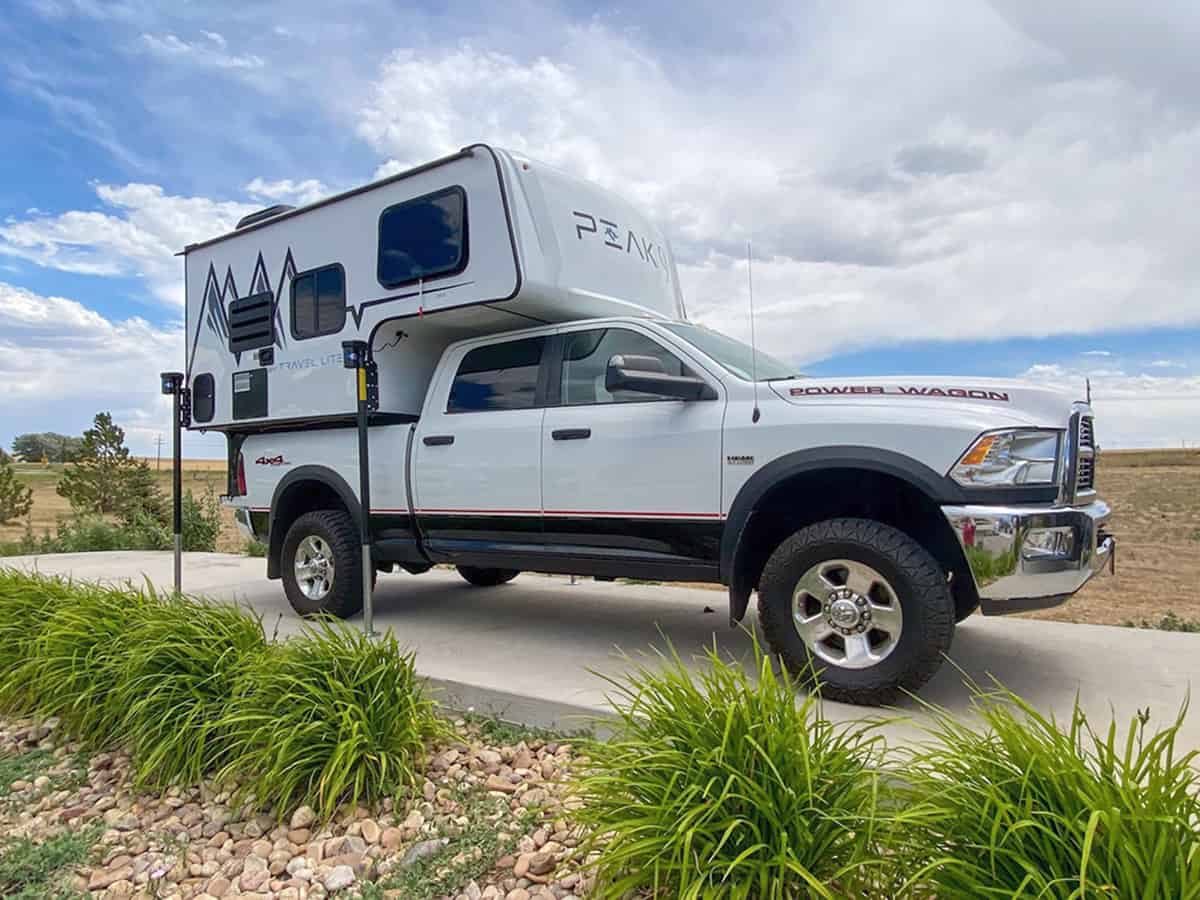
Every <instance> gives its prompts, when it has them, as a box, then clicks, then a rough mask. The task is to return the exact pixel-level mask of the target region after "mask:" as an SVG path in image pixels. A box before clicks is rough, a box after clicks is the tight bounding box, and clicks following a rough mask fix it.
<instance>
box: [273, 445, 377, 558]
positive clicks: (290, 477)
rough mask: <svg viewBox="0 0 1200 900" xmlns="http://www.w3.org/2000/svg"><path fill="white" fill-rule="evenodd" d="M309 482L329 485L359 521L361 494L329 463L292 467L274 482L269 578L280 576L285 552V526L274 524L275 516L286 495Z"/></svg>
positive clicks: (347, 509)
mask: <svg viewBox="0 0 1200 900" xmlns="http://www.w3.org/2000/svg"><path fill="white" fill-rule="evenodd" d="M308 481H315V482H317V483H319V484H322V485H324V486H325V487H327V488H329V489H330V490H331V491H333V492H334V493H335V494H337V496H338V499H340V500H341V501H342V504H343V505H344V506H345V507H346V511H347V512H349V513H350V515H351V516H352V517H353V518H354V520H355V521H356V522H357V521H358V519H359V516H361V515H362V507H361V506H360V505H359V502H358V496H357V495H356V494H355V493H354V491H353V490H352V489H351V487H350V485H349V484H347V483H346V479H344V478H343V477H342V476H341V475H339V474H338V473H337V472H335V471H334V470H333V469H330V468H328V467H326V466H299V467H297V468H295V469H292V470H291V471H290V472H288V473H287V474H286V475H284V476H283V477H282V478H281V479H279V483H278V484H277V485H275V490H274V492H273V493H272V494H271V512H270V514H269V515H268V517H267V535H268V537H267V541H268V544H267V577H268V578H278V577H279V574H280V557H281V556H282V554H283V539H284V537H285V535H284V529H281V528H276V527H275V520H276V517H277V516H278V515H279V511H280V507H281V505H282V500H283V498H284V497H285V496H286V495H287V493H288V491H289V490H291V489H292V488H293V487H295V486H296V485H298V484H302V483H304V482H308Z"/></svg>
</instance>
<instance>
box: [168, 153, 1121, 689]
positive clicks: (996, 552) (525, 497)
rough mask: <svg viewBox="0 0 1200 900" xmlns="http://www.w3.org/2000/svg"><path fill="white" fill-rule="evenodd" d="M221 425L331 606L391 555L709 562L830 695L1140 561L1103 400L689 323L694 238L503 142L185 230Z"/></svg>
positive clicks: (575, 564)
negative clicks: (1114, 475) (1113, 490)
mask: <svg viewBox="0 0 1200 900" xmlns="http://www.w3.org/2000/svg"><path fill="white" fill-rule="evenodd" d="M184 256H185V260H186V281H187V376H186V377H187V386H188V388H189V389H190V392H191V427H192V428H197V429H213V430H218V431H222V432H224V433H225V435H226V437H227V440H228V448H229V462H230V467H229V468H230V484H229V496H228V497H227V498H225V502H226V503H228V504H229V505H231V506H233V507H234V508H235V510H236V514H237V518H238V521H239V523H240V524H241V525H242V526H243V527H244V529H245V530H246V531H247V532H249V533H250V534H252V535H253V536H254V537H256V538H258V539H259V540H262V541H265V542H266V543H267V545H268V547H269V552H268V556H267V576H268V577H269V578H281V579H282V580H283V585H284V589H285V591H286V592H287V596H288V599H289V601H290V602H291V604H292V605H293V606H294V607H295V608H296V609H297V610H298V611H300V612H301V613H304V614H314V613H332V614H334V615H337V616H350V615H354V614H356V613H357V612H358V611H359V610H360V608H361V606H362V602H363V579H362V569H361V566H362V558H363V557H362V555H361V553H360V548H359V535H358V530H357V523H358V522H359V521H360V516H361V509H360V505H359V500H358V497H359V492H358V489H357V485H358V484H359V471H358V452H357V431H356V428H355V421H356V420H355V410H356V401H357V387H356V381H355V378H354V376H353V373H351V372H347V371H346V369H344V368H343V365H342V342H343V341H347V340H362V341H366V342H368V346H369V348H370V353H371V356H372V359H373V362H374V364H375V366H376V367H377V371H378V390H377V404H376V408H375V410H374V411H373V412H371V414H370V419H369V440H370V472H369V479H370V481H369V483H370V491H371V494H370V496H371V504H370V506H371V508H370V515H369V523H370V558H371V559H372V561H373V563H374V566H375V568H376V569H377V570H380V571H390V570H392V569H394V568H396V567H400V568H402V569H405V570H407V571H409V572H413V573H419V572H423V571H425V570H427V569H429V568H430V567H431V566H433V565H434V564H437V563H449V564H452V565H456V566H457V567H458V570H459V572H461V573H462V576H463V577H464V578H465V579H466V580H467V581H468V582H470V583H471V584H474V585H480V586H494V585H499V584H502V583H504V582H506V581H509V580H510V579H512V578H513V577H514V576H515V575H516V574H517V573H518V572H520V571H524V570H529V571H536V572H550V573H563V574H575V575H591V576H595V577H597V578H612V577H614V576H627V577H630V576H631V577H639V578H648V579H656V580H660V581H672V580H676V581H708V582H716V583H721V584H724V585H727V586H728V588H729V617H730V621H731V622H732V623H737V622H739V621H740V620H741V619H742V617H743V616H744V614H745V612H746V608H747V606H748V603H749V599H750V596H751V594H752V593H753V592H755V591H757V593H758V608H759V615H760V618H761V621H762V625H763V630H764V633H765V635H766V637H767V640H768V641H769V642H770V645H771V647H772V648H773V650H774V651H775V652H776V653H778V655H779V656H780V657H781V658H782V660H783V661H784V662H785V663H786V665H787V666H788V667H789V668H791V669H792V670H794V671H796V672H808V671H811V669H813V668H815V669H816V670H817V671H818V672H819V675H818V678H819V680H820V681H821V683H822V686H823V692H824V694H825V696H828V697H832V698H836V699H842V700H849V701H851V702H857V703H871V704H879V703H886V702H890V701H892V700H894V699H896V697H897V696H898V695H899V693H900V692H901V691H904V690H908V691H914V690H916V689H918V688H919V687H920V686H921V685H922V684H923V683H924V682H925V681H926V680H928V678H929V677H930V676H931V675H932V674H933V673H934V671H936V670H937V668H938V666H939V665H940V663H941V661H942V656H943V654H944V653H945V652H946V651H948V650H949V649H950V643H951V638H952V636H953V634H954V626H955V623H956V622H958V621H961V620H962V619H964V618H965V617H966V616H968V615H970V614H971V613H972V612H973V611H974V610H975V609H976V608H980V609H982V611H983V613H985V614H1003V613H1009V612H1018V611H1023V610H1029V609H1036V608H1040V607H1046V606H1052V605H1055V604H1058V603H1062V602H1063V601H1065V600H1066V599H1067V598H1068V597H1070V595H1071V594H1073V593H1074V592H1075V591H1077V590H1079V588H1080V587H1081V586H1082V585H1083V584H1084V583H1085V582H1086V581H1087V580H1088V579H1089V578H1090V577H1091V576H1092V575H1093V574H1094V573H1096V572H1098V571H1102V570H1103V569H1104V567H1105V564H1106V563H1107V562H1108V560H1109V559H1110V558H1111V556H1112V554H1113V550H1114V542H1113V539H1112V537H1111V536H1109V535H1108V534H1106V533H1105V529H1104V526H1105V522H1106V520H1107V519H1108V516H1109V508H1108V506H1107V505H1106V504H1105V503H1104V502H1103V501H1102V500H1100V499H1099V498H1098V497H1097V496H1096V492H1095V490H1094V488H1093V485H1092V479H1093V473H1094V467H1095V460H1096V453H1097V448H1096V445H1095V441H1094V439H1093V428H1092V413H1091V409H1090V408H1089V406H1088V405H1087V404H1086V403H1082V402H1078V401H1073V400H1072V398H1071V397H1069V396H1064V395H1062V394H1059V393H1056V392H1053V391H1050V390H1046V389H1043V388H1040V387H1035V386H1031V385H1028V384H1023V383H1020V382H1010V381H998V380H988V379H973V378H972V379H964V378H957V377H943V378H909V377H904V378H876V377H869V378H851V379H814V378H804V377H802V376H800V375H797V374H796V373H795V371H794V370H793V368H792V367H791V366H789V365H788V364H786V363H783V362H780V361H778V360H775V359H772V358H770V357H768V356H766V355H765V354H762V353H758V354H757V355H756V354H755V353H753V352H752V351H751V349H750V348H749V347H747V346H746V345H744V344H742V343H740V342H738V341H735V340H732V339H731V338H728V337H725V336H724V335H721V334H719V333H717V332H714V331H711V330H709V329H707V328H704V327H702V326H700V325H698V324H695V323H692V322H689V321H687V315H686V311H685V309H684V304H683V297H682V294H681V292H680V289H679V282H678V278H677V275H676V272H675V264H674V260H673V258H672V255H671V249H670V245H669V244H668V242H667V240H666V238H665V237H664V236H663V234H662V232H661V231H659V229H658V228H657V227H655V226H654V225H653V224H652V223H650V222H649V221H647V220H646V219H645V218H644V217H642V216H641V215H640V214H639V213H638V212H637V211H636V210H635V209H634V208H633V207H631V206H630V205H629V204H627V203H626V202H625V201H623V200H621V199H620V198H618V197H616V196H614V195H613V194H610V193H608V192H607V191H604V190H602V189H600V188H598V187H596V186H594V185H591V184H588V183H586V182H584V181H581V180H579V179H576V178H573V177H571V176H569V175H566V174H564V173H562V172H559V171H557V170H555V169H553V168H551V167H549V166H546V165H543V164H541V163H538V162H535V161H533V160H531V159H527V158H525V157H523V156H521V155H519V154H516V153H509V152H505V151H502V150H497V149H493V148H491V147H487V146H484V145H474V146H471V147H467V148H465V149H464V150H462V151H461V152H459V153H456V154H454V155H453V156H449V157H446V158H445V159H441V160H437V161H436V162H433V163H430V164H428V165H425V166H421V167H418V168H416V169H413V170H411V171H408V172H404V173H401V174H399V175H396V176H393V177H391V178H387V179H384V180H382V181H378V182H375V183H374V184H371V185H368V186H366V187H363V188H360V189H357V190H353V191H349V192H347V193H345V194H341V195H338V196H336V197H331V198H329V199H328V200H324V201H321V202H319V203H315V204H312V205H310V206H307V207H304V208H302V209H290V208H287V207H273V208H271V209H269V210H264V211H263V212H261V213H257V214H255V215H254V216H250V217H247V219H246V220H243V222H242V223H240V225H239V227H238V228H237V229H236V230H235V231H233V232H232V233H230V234H227V235H223V236H221V237H218V238H214V239H212V240H208V241H205V242H203V243H198V244H193V245H191V246H189V247H188V248H187V249H186V250H185V252H184Z"/></svg>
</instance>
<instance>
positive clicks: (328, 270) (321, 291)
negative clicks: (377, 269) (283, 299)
mask: <svg viewBox="0 0 1200 900" xmlns="http://www.w3.org/2000/svg"><path fill="white" fill-rule="evenodd" d="M345 324H346V274H345V272H343V271H342V267H341V266H340V265H332V266H325V267H323V268H320V269H311V270H309V271H307V272H300V273H299V274H297V275H296V276H295V277H294V278H293V279H292V337H294V338H295V339H296V340H304V338H310V337H318V336H320V335H322V334H336V333H337V332H339V331H341V330H342V326H343V325H345Z"/></svg>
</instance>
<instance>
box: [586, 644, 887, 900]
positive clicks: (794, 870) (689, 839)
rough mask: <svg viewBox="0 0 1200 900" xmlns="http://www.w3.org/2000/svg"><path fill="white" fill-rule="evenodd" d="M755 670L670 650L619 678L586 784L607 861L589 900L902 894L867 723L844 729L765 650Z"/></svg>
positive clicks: (592, 823) (590, 820)
mask: <svg viewBox="0 0 1200 900" xmlns="http://www.w3.org/2000/svg"><path fill="white" fill-rule="evenodd" d="M754 661H755V664H756V671H755V672H754V674H752V675H751V674H748V673H747V672H746V670H745V669H744V668H743V667H742V666H741V665H739V664H738V663H737V662H736V661H726V660H724V659H722V658H721V657H720V656H719V655H718V653H717V652H716V650H715V648H714V649H712V650H709V651H708V652H707V654H706V656H705V659H704V665H703V667H702V668H701V669H699V670H698V671H693V670H692V669H690V668H688V667H687V666H686V665H685V664H684V663H683V662H682V661H681V660H680V658H679V656H678V655H677V654H676V653H675V652H674V650H672V651H671V653H670V655H661V656H660V658H659V660H658V662H659V663H660V665H659V666H657V667H650V666H640V667H638V668H636V669H635V671H634V673H633V674H631V675H629V676H627V677H626V678H624V679H620V680H610V684H611V685H612V686H613V687H614V689H615V695H614V696H612V697H611V698H610V701H611V703H612V705H613V707H614V709H615V711H616V713H617V717H618V719H617V724H616V725H615V731H614V734H613V735H612V737H611V739H610V740H607V741H597V742H592V743H591V744H590V745H589V746H588V748H587V754H588V757H589V759H590V762H589V764H588V767H587V769H586V770H585V772H584V774H583V775H582V776H581V777H580V779H579V781H578V783H577V784H576V793H577V795H578V799H579V800H580V801H581V808H580V809H579V810H578V812H577V813H576V816H577V818H578V820H579V821H580V822H581V823H582V824H584V825H586V826H587V827H588V829H589V831H590V833H591V835H592V840H593V841H594V842H595V849H597V850H600V851H602V852H601V855H600V857H599V860H598V862H597V863H596V876H597V885H596V888H595V891H594V892H593V894H592V895H591V896H594V897H598V898H614V900H615V898H625V897H628V896H654V897H668V896H669V897H680V898H695V900H699V898H705V900H717V898H731V900H738V898H755V900H785V898H802V897H803V898H808V897H848V896H893V894H892V892H891V885H890V883H887V882H886V879H887V874H886V872H885V868H884V866H882V865H881V859H882V855H881V839H882V837H883V833H884V831H885V829H886V827H887V826H889V824H890V819H891V818H892V817H894V816H895V815H901V814H902V813H898V812H894V811H893V812H892V813H888V812H885V807H886V806H887V803H886V801H885V800H884V799H883V798H882V797H881V787H882V785H881V782H880V779H879V778H878V777H877V775H876V765H877V763H878V762H879V756H880V754H881V752H882V745H881V739H879V738H878V737H877V736H875V734H874V733H873V730H872V727H871V726H870V725H857V726H851V727H838V726H834V725H832V724H830V723H829V722H828V721H827V720H825V719H824V718H822V717H821V715H820V706H819V702H818V701H817V700H816V699H815V698H813V697H812V696H809V697H803V696H802V697H799V698H798V697H797V694H796V692H795V689H794V684H793V681H792V680H791V678H790V677H789V676H787V675H786V674H781V673H777V672H776V671H775V670H774V668H773V667H772V665H771V661H770V658H769V657H767V656H766V655H765V654H764V653H763V652H762V651H761V650H760V649H759V648H758V647H757V646H755V653H754Z"/></svg>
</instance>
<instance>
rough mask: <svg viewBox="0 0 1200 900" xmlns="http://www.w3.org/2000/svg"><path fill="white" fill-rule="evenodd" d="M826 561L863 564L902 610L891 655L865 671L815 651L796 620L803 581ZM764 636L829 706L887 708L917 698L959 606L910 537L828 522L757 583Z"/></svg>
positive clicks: (800, 534) (780, 555) (786, 546)
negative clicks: (885, 585)
mask: <svg viewBox="0 0 1200 900" xmlns="http://www.w3.org/2000/svg"><path fill="white" fill-rule="evenodd" d="M827 560H850V561H854V562H859V563H864V564H866V565H867V566H869V567H871V568H872V569H874V570H875V571H876V572H877V573H879V574H880V575H882V576H883V578H885V579H886V580H887V581H888V583H889V584H890V586H891V588H892V590H893V592H894V594H895V599H896V600H897V601H898V602H899V603H900V606H901V612H902V614H903V626H902V628H900V634H899V637H898V638H897V640H896V643H895V646H894V647H892V649H891V651H890V652H889V653H888V654H887V655H886V656H884V657H883V658H882V659H881V660H879V661H878V662H876V663H874V664H871V665H868V666H867V667H865V668H847V667H844V666H839V665H835V664H833V663H830V662H828V661H827V660H824V659H821V658H820V657H818V656H817V655H816V654H815V653H813V652H811V651H810V650H809V647H808V645H807V644H806V643H805V641H804V640H803V639H802V638H801V636H800V632H799V631H798V629H797V625H796V622H795V620H794V618H793V611H792V610H793V607H792V598H793V594H794V592H795V591H796V588H797V585H798V583H799V580H800V579H801V578H802V577H803V576H804V575H805V573H806V572H808V571H809V570H810V569H811V568H812V567H813V566H818V565H819V564H821V563H822V562H824V561H827ZM758 615H759V620H760V622H761V623H762V629H763V634H764V636H765V637H766V640H767V643H768V645H769V646H770V647H771V649H772V651H774V652H775V654H776V655H778V656H779V658H780V660H781V661H782V662H783V664H784V666H786V668H787V669H788V670H789V671H790V672H792V673H793V674H794V675H796V676H797V677H798V678H800V679H801V680H802V681H804V682H806V683H809V684H811V683H812V682H813V681H814V680H815V682H816V683H817V686H818V687H819V688H820V692H821V695H822V696H823V697H825V698H828V699H831V700H841V701H844V702H847V703H857V704H860V705H866V706H882V705H887V704H891V703H894V702H896V700H898V699H899V698H900V697H901V696H902V695H903V693H905V692H915V691H917V690H918V689H919V688H920V687H921V686H922V685H923V684H925V682H927V681H928V680H929V679H930V677H932V676H933V674H934V672H936V671H937V670H938V667H939V666H940V665H941V663H942V659H943V655H944V654H945V653H946V652H948V651H949V649H950V643H951V641H952V639H953V637H954V618H955V609H954V598H953V597H952V596H951V593H950V588H949V585H948V584H947V583H946V575H945V573H944V572H943V571H942V568H941V566H939V565H938V563H937V561H936V560H934V558H933V557H932V556H931V555H930V554H929V552H928V551H927V550H925V548H924V547H922V546H921V545H920V544H918V543H917V542H916V541H914V540H913V539H912V538H910V537H909V536H908V535H906V534H904V533H903V532H901V531H898V530H897V529H895V528H892V527H891V526H889V525H885V524H883V523H882V522H876V521H873V520H870V519H830V520H828V521H825V522H818V523H817V524H815V525H810V526H808V527H807V528H802V529H801V530H800V531H797V532H796V533H795V534H793V535H792V536H791V537H789V538H788V539H787V540H785V541H784V542H783V543H782V544H780V545H779V546H778V547H777V548H776V549H775V552H774V553H772V554H771V557H770V559H769V560H768V561H767V564H766V567H765V568H764V569H763V572H762V575H761V577H760V578H759V587H758Z"/></svg>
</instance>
